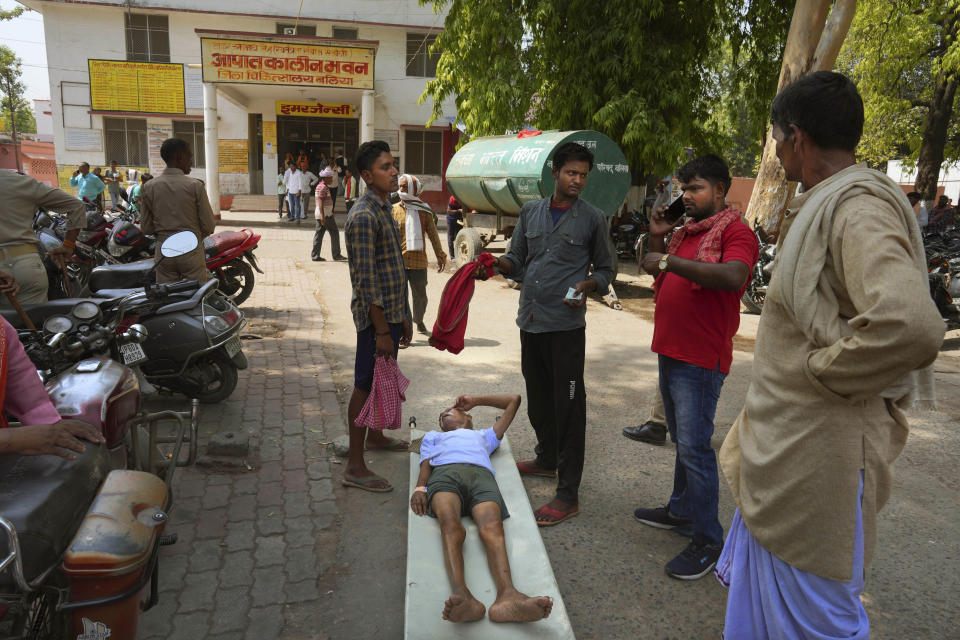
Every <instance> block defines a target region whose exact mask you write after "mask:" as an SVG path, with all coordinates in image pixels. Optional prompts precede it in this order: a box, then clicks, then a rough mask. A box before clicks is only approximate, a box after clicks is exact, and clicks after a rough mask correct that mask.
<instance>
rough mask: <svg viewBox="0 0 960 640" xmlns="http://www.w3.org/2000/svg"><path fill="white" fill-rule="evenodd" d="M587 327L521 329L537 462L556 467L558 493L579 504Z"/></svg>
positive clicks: (522, 359)
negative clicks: (558, 329) (550, 329)
mask: <svg viewBox="0 0 960 640" xmlns="http://www.w3.org/2000/svg"><path fill="white" fill-rule="evenodd" d="M584 335H585V333H584V329H583V327H581V328H579V329H573V330H571V331H551V332H548V333H529V332H527V331H521V332H520V367H521V369H522V370H523V379H524V381H525V382H526V384H527V417H528V418H529V419H530V424H531V426H533V430H534V431H535V432H536V434H537V447H536V449H535V451H536V453H537V466H539V467H542V468H544V469H556V470H557V498H559V499H560V500H563V501H564V502H566V503H567V504H578V492H579V490H580V477H581V476H582V475H583V452H584V441H585V439H586V428H587V394H586V392H585V391H584V388H583V358H584V348H585V340H584Z"/></svg>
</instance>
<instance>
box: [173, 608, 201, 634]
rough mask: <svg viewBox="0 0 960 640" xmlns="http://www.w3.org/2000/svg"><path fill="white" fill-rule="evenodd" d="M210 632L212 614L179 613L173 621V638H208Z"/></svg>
mask: <svg viewBox="0 0 960 640" xmlns="http://www.w3.org/2000/svg"><path fill="white" fill-rule="evenodd" d="M209 630H210V614H209V613H207V612H205V611H202V612H197V613H187V614H183V613H178V614H177V615H176V617H175V618H174V620H173V632H172V633H171V634H170V637H171V638H177V639H179V638H206V637H207V631H209Z"/></svg>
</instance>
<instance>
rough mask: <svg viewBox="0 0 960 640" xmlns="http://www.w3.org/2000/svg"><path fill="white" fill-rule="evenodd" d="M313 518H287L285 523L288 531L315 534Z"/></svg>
mask: <svg viewBox="0 0 960 640" xmlns="http://www.w3.org/2000/svg"><path fill="white" fill-rule="evenodd" d="M311 517H312V516H300V517H299V518H286V519H284V521H283V523H284V526H285V527H286V529H287V531H288V532H289V531H304V532H307V533H313V522H312V521H311Z"/></svg>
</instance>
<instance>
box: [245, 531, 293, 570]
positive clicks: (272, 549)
mask: <svg viewBox="0 0 960 640" xmlns="http://www.w3.org/2000/svg"><path fill="white" fill-rule="evenodd" d="M256 545H257V546H256V550H255V551H254V552H253V562H254V565H256V566H257V567H267V566H270V565H274V564H283V562H284V556H283V553H284V551H285V550H286V548H287V544H286V542H285V541H284V539H283V536H281V535H275V536H265V537H264V536H261V537H259V538H257V540H256Z"/></svg>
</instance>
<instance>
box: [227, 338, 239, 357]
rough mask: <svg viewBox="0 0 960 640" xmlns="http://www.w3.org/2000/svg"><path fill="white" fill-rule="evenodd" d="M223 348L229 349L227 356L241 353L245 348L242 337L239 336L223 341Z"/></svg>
mask: <svg viewBox="0 0 960 640" xmlns="http://www.w3.org/2000/svg"><path fill="white" fill-rule="evenodd" d="M223 348H224V349H226V350H227V356H229V357H231V358H232V357H233V356H235V355H237V354H238V353H240V350H241V349H242V348H243V347H242V345H241V344H240V338H239V337H238V336H233V337H232V338H230V339H229V340H227V341H226V342H224V343H223Z"/></svg>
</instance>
